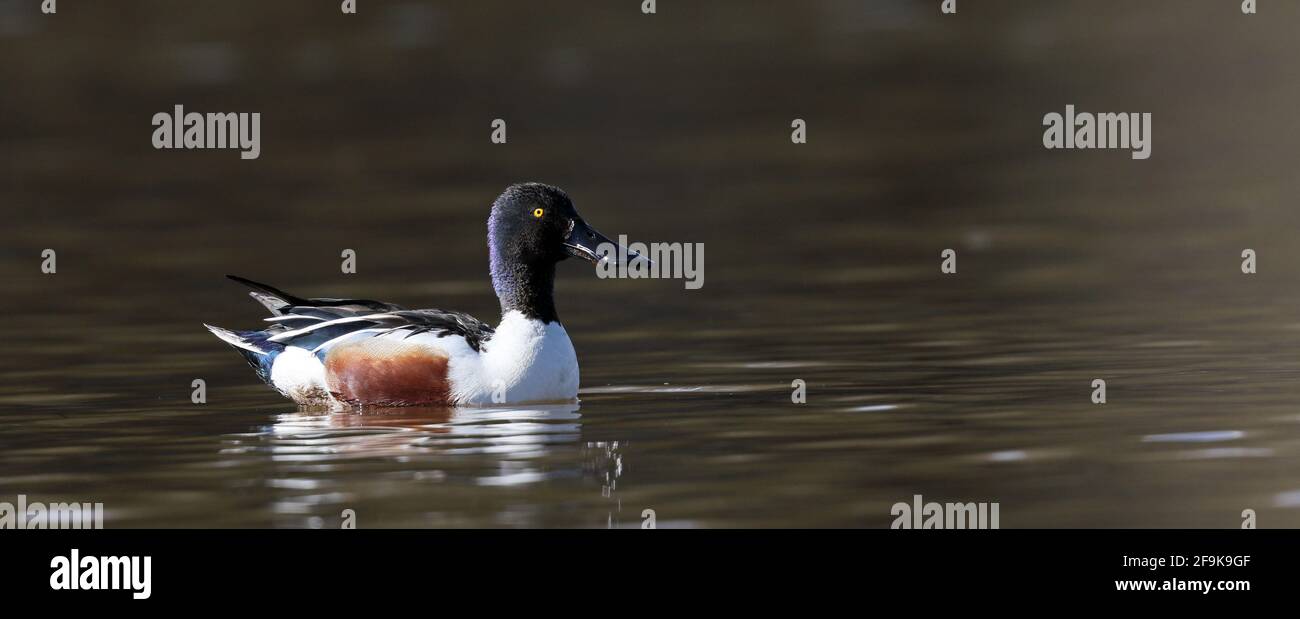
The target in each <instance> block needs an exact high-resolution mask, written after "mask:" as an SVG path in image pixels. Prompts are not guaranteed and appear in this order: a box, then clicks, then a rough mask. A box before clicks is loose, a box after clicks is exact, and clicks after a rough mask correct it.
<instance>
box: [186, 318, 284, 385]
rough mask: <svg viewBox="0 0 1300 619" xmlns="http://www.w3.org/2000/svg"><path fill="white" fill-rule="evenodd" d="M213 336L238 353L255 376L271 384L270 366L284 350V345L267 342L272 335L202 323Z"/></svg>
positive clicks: (264, 332)
mask: <svg viewBox="0 0 1300 619" xmlns="http://www.w3.org/2000/svg"><path fill="white" fill-rule="evenodd" d="M203 326H205V327H207V328H208V331H211V332H212V334H213V335H215V336H217V337H218V338H221V341H223V342H225V343H227V344H230V345H231V346H233V347H234V348H235V350H236V351H238V352H239V354H240V355H241V356H243V357H244V360H245V361H247V362H248V365H250V366H252V368H253V370H254V371H256V372H257V376H258V377H259V378H261V379H262V380H264V381H266V382H267V383H270V382H271V365H272V364H273V363H275V357H276V355H278V354H280V352H281V351H283V350H284V345H283V344H280V343H278V342H272V341H269V340H268V338H270V337H271V336H272V335H273V334H272V333H267V332H266V331H231V330H230V329H222V328H221V327H214V326H212V325H210V324H207V323H204V324H203Z"/></svg>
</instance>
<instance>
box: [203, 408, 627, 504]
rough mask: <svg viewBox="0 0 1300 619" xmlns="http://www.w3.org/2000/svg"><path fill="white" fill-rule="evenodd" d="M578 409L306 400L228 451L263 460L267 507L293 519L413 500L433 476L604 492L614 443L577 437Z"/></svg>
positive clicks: (613, 477)
mask: <svg viewBox="0 0 1300 619" xmlns="http://www.w3.org/2000/svg"><path fill="white" fill-rule="evenodd" d="M578 409H579V406H578V404H576V403H570V404H554V405H530V406H525V407H502V408H394V409H366V410H364V411H356V412H326V411H309V410H304V411H297V412H292V413H285V414H281V415H277V416H276V417H275V418H274V421H273V423H271V424H270V425H267V426H263V427H261V428H258V429H257V431H255V432H251V433H247V434H240V435H233V436H231V437H230V441H229V443H228V445H227V448H226V450H225V451H226V453H227V454H229V455H232V456H233V455H243V456H253V457H254V458H256V459H257V460H260V461H261V462H263V463H264V464H269V466H270V468H271V469H272V473H271V475H270V477H269V479H268V480H267V482H268V485H269V486H270V487H271V488H272V489H273V490H272V492H273V493H274V495H275V497H274V499H273V511H274V512H275V513H276V514H278V515H279V517H280V519H286V518H287V519H288V520H286V521H285V522H286V523H287V524H290V526H293V524H294V523H302V524H306V525H307V526H331V524H330V523H329V521H328V518H329V516H328V514H335V515H337V514H338V512H337V511H333V510H334V509H336V508H345V507H348V506H350V505H352V504H354V503H356V502H357V501H372V500H378V501H385V502H387V501H389V500H393V501H401V500H415V499H416V495H419V494H422V493H426V492H430V491H433V490H434V488H432V487H431V485H433V486H440V487H443V488H446V490H445V492H451V491H453V488H452V487H478V488H485V487H511V486H515V487H521V489H522V488H531V487H533V485H534V484H539V483H540V482H548V481H557V480H569V481H572V482H577V483H575V484H573V485H574V486H581V487H586V488H588V490H586V492H591V493H593V494H594V493H599V494H598V495H597V496H601V497H604V500H609V499H611V498H614V497H612V496H611V495H612V494H613V492H614V489H615V488H616V487H617V478H618V476H619V474H620V473H621V471H622V458H621V455H620V454H619V449H618V444H617V443H609V442H595V441H593V442H589V443H583V442H582V441H581V437H582V423H581V414H580V413H579V412H578ZM573 489H575V490H576V489H577V488H573ZM427 499H428V497H426V500H427ZM322 514H324V515H326V520H325V521H322V519H321V518H320V517H319V515H322ZM303 517H306V520H305V521H302V520H297V519H298V518H303ZM406 524H409V523H406Z"/></svg>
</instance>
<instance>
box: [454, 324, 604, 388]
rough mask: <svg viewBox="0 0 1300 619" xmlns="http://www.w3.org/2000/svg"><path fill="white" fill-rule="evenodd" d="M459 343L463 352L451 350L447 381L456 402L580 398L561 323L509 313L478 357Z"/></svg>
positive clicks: (575, 358) (575, 360)
mask: <svg viewBox="0 0 1300 619" xmlns="http://www.w3.org/2000/svg"><path fill="white" fill-rule="evenodd" d="M461 343H462V345H463V346H464V348H465V350H455V351H449V352H450V353H452V354H450V355H449V356H450V364H449V367H448V376H449V378H450V379H451V384H452V396H453V398H454V399H455V400H456V402H457V403H460V404H474V405H490V404H519V403H524V402H543V401H562V400H572V399H574V398H576V397H578V356H577V353H575V352H574V350H573V342H571V341H570V340H569V334H568V332H567V331H565V330H564V325H561V324H560V323H559V322H551V323H543V322H542V321H540V320H533V319H530V318H526V317H524V315H523V314H520V313H519V312H507V313H506V314H505V315H504V316H502V317H501V324H500V326H498V327H497V329H496V332H495V333H494V334H493V335H492V338H491V339H489V340H488V341H487V342H484V344H483V345H482V347H481V348H482V350H481V352H477V353H475V351H473V349H470V348H469V346H468V345H465V344H464V343H463V340H462V342H461ZM466 351H468V352H466ZM470 353H473V354H470Z"/></svg>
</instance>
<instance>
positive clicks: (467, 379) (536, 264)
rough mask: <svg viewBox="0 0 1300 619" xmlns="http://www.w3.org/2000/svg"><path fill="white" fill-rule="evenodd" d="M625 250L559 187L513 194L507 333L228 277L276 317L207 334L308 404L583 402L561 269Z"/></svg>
mask: <svg viewBox="0 0 1300 619" xmlns="http://www.w3.org/2000/svg"><path fill="white" fill-rule="evenodd" d="M606 243H608V244H609V245H607V246H605V247H604V248H602V247H601V246H602V244H606ZM611 248H613V249H614V252H613V253H611V252H610V251H609V250H610V249H611ZM618 249H619V248H618V247H617V245H616V244H615V243H614V242H613V241H611V240H609V239H608V238H607V237H605V236H604V235H602V234H601V233H599V232H597V231H596V230H595V229H594V228H592V227H591V226H589V225H588V224H587V222H586V221H584V220H583V219H582V217H581V216H580V215H579V214H578V211H577V209H575V208H574V207H573V202H572V201H570V200H569V196H568V195H567V194H565V193H564V192H563V191H562V190H560V189H559V188H557V187H553V186H550V185H544V184H541V183H524V184H518V185H512V186H510V187H508V188H507V189H506V190H505V192H503V193H502V194H501V195H500V196H499V197H498V198H497V199H496V201H495V202H493V203H492V212H491V214H490V215H489V217H488V253H489V259H490V265H491V274H492V288H493V289H494V290H495V291H496V295H497V299H498V300H500V302H501V322H500V323H499V324H497V326H496V327H495V328H493V327H491V326H489V325H487V324H485V323H483V322H481V321H479V320H477V319H475V318H474V317H472V316H469V315H467V314H462V313H459V312H451V311H444V310H437V309H420V310H407V309H403V308H401V307H399V306H397V305H394V304H392V303H385V302H382V301H372V300H369V299H330V298H322V299H304V298H301V297H297V296H294V295H291V294H289V293H287V292H284V291H281V290H278V289H276V288H273V287H271V286H268V285H266V284H260V283H258V282H254V281H251V280H248V279H244V278H242V277H237V276H234V275H228V276H227V277H229V278H230V279H233V280H235V281H237V282H240V283H242V284H245V285H247V286H248V287H250V288H252V291H251V292H249V295H250V296H252V297H253V299H255V300H257V301H258V302H259V303H261V304H262V305H264V306H265V307H266V309H268V310H270V312H271V314H272V316H271V317H270V318H266V319H265V320H266V321H268V322H270V323H272V324H271V326H270V327H269V328H267V329H264V330H261V331H231V330H227V329H222V328H220V327H214V326H211V325H207V324H205V325H204V326H205V327H207V328H208V329H209V330H210V331H212V333H213V334H214V335H216V336H217V337H219V338H221V339H222V340H223V341H225V342H226V343H228V344H230V345H231V346H233V347H235V348H236V349H237V350H238V351H239V353H240V354H241V355H243V357H244V359H245V360H247V361H248V363H249V365H251V366H252V367H253V369H254V370H255V371H256V372H257V375H258V376H259V377H260V378H261V379H262V380H263V381H265V382H266V383H267V384H268V385H270V386H272V387H274V388H275V389H276V390H277V391H279V392H280V393H281V394H283V395H285V396H286V397H288V398H290V399H292V400H293V401H294V402H297V403H298V404H301V405H326V406H335V405H339V404H347V405H362V406H410V405H491V404H502V403H512V404H513V403H524V402H550V401H573V400H574V399H576V398H577V395H578V359H577V355H576V354H575V352H574V350H573V343H572V342H570V341H569V335H568V333H567V332H565V330H564V325H562V324H560V318H559V315H558V314H557V313H556V311H555V300H554V298H553V290H554V283H555V265H556V263H558V262H560V261H562V260H564V259H566V258H568V257H570V256H572V257H576V258H581V259H583V260H586V261H588V262H591V263H593V264H599V263H600V262H602V261H603V260H610V259H617V258H616V257H617V256H618V255H620V254H622V252H620V251H617V250H618ZM624 251H626V249H624ZM624 255H626V256H628V259H629V260H637V259H644V258H641V257H640V256H638V255H637V254H635V253H632V252H628V253H626V254H624Z"/></svg>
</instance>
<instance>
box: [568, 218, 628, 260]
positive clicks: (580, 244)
mask: <svg viewBox="0 0 1300 619" xmlns="http://www.w3.org/2000/svg"><path fill="white" fill-rule="evenodd" d="M564 249H565V250H566V251H568V252H569V255H570V256H573V257H575V258H582V259H583V260H586V261H587V262H590V263H592V264H600V263H601V262H604V261H607V260H612V261H620V260H622V262H623V263H624V264H628V263H631V262H634V261H636V260H648V258H646V257H645V256H642V255H641V254H638V253H636V252H634V251H632V250H630V249H628V248H626V247H623V246H621V245H619V244H618V243H616V242H614V241H612V240H610V238H609V237H607V236H605V235H603V234H601V233H600V232H598V231H597V230H596V229H595V228H592V227H591V226H589V225H587V222H585V221H582V220H581V219H578V220H575V221H574V222H573V230H570V231H569V236H568V238H566V239H564Z"/></svg>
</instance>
